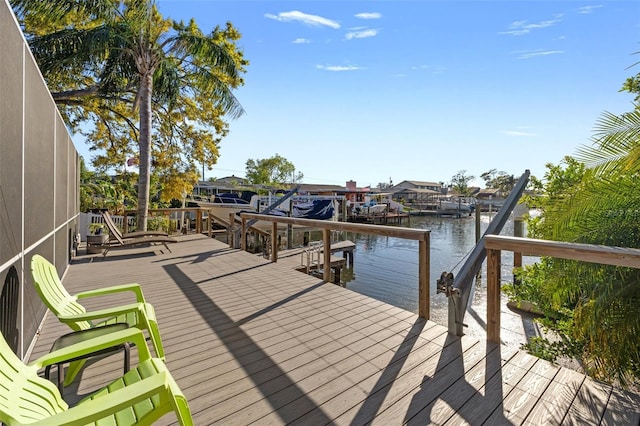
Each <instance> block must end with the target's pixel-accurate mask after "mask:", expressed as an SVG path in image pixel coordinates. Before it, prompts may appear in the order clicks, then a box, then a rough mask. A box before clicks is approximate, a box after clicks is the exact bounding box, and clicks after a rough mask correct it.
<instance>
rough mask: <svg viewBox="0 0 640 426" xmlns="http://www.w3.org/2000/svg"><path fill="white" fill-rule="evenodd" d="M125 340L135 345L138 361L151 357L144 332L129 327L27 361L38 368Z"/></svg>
mask: <svg viewBox="0 0 640 426" xmlns="http://www.w3.org/2000/svg"><path fill="white" fill-rule="evenodd" d="M126 342H128V343H132V344H134V345H136V347H137V348H138V358H139V361H140V362H142V361H144V360H147V359H150V358H151V353H150V352H149V348H148V347H147V343H146V340H145V337H144V334H143V333H142V331H140V330H139V329H137V328H135V327H131V328H127V329H125V330H120V331H114V332H113V333H109V334H105V335H104V336H100V337H95V338H93V339H89V340H85V341H84V342H79V343H76V344H73V345H70V346H67V347H65V348H61V349H58V350H55V351H53V352H50V353H48V354H46V355H43V356H41V357H40V358H38V359H36V360H35V361H33V362H31V363H29V366H32V367H37V368H38V369H40V368H44V367H46V366H48V365H53V364H58V363H60V362H65V361H67V360H70V359H74V358H78V357H80V356H83V355H89V354H91V353H93V352H98V351H100V350H103V349H108V348H112V347H114V346H118V345H121V344H122V343H126Z"/></svg>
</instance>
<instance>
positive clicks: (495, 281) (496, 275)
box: [487, 249, 501, 343]
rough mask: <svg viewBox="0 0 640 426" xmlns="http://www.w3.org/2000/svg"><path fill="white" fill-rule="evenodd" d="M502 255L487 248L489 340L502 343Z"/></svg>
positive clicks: (498, 251)
mask: <svg viewBox="0 0 640 426" xmlns="http://www.w3.org/2000/svg"><path fill="white" fill-rule="evenodd" d="M500 256H501V251H500V250H495V249H487V340H488V341H490V342H494V343H500V266H501V265H500Z"/></svg>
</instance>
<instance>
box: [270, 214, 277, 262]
mask: <svg viewBox="0 0 640 426" xmlns="http://www.w3.org/2000/svg"><path fill="white" fill-rule="evenodd" d="M271 261H272V262H277V261H278V222H271Z"/></svg>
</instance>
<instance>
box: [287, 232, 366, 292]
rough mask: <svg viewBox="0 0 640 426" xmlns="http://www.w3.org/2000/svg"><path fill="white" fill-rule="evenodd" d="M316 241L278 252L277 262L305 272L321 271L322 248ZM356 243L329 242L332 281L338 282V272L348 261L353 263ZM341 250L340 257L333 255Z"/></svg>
mask: <svg viewBox="0 0 640 426" xmlns="http://www.w3.org/2000/svg"><path fill="white" fill-rule="evenodd" d="M317 243H318V242H315V243H314V242H312V243H311V244H310V245H309V246H307V247H298V248H293V249H288V250H281V251H279V252H278V262H279V263H284V264H285V265H288V266H289V267H290V268H291V269H294V270H296V271H299V272H306V273H307V274H314V273H320V274H321V273H322V270H323V268H324V256H323V254H324V250H323V248H322V245H320V244H317ZM355 248H356V244H355V243H354V242H353V241H348V240H347V241H338V242H335V243H333V244H331V254H332V256H331V269H332V270H333V281H332V282H333V283H334V284H339V283H340V273H341V270H342V268H344V267H345V266H346V264H347V261H348V262H349V265H353V251H354V250H355ZM339 252H342V257H337V256H333V254H335V253H339Z"/></svg>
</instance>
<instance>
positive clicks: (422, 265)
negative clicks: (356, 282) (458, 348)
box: [240, 212, 431, 319]
mask: <svg viewBox="0 0 640 426" xmlns="http://www.w3.org/2000/svg"><path fill="white" fill-rule="evenodd" d="M240 218H241V219H242V234H241V235H242V236H243V237H242V249H243V250H244V249H245V247H246V243H245V238H244V235H246V232H247V221H249V220H262V221H266V222H271V223H272V226H271V233H272V236H273V237H272V238H271V261H272V262H276V261H277V260H278V251H277V238H275V235H276V233H277V229H278V223H285V224H290V225H301V226H305V227H309V228H317V229H321V230H322V240H323V244H324V271H323V277H322V279H323V280H324V281H327V282H329V281H331V231H332V230H338V231H347V232H357V233H360V234H373V235H382V236H386V237H396V238H404V239H408V240H416V241H418V315H419V316H420V317H422V318H425V319H429V315H430V313H429V302H430V289H429V275H430V269H429V268H430V259H429V250H430V234H431V231H429V230H427V229H413V228H404V227H398V226H385V225H368V224H364V223H351V222H336V221H332V220H317V219H302V218H295V217H284V216H271V215H264V214H256V213H246V212H242V213H240Z"/></svg>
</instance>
